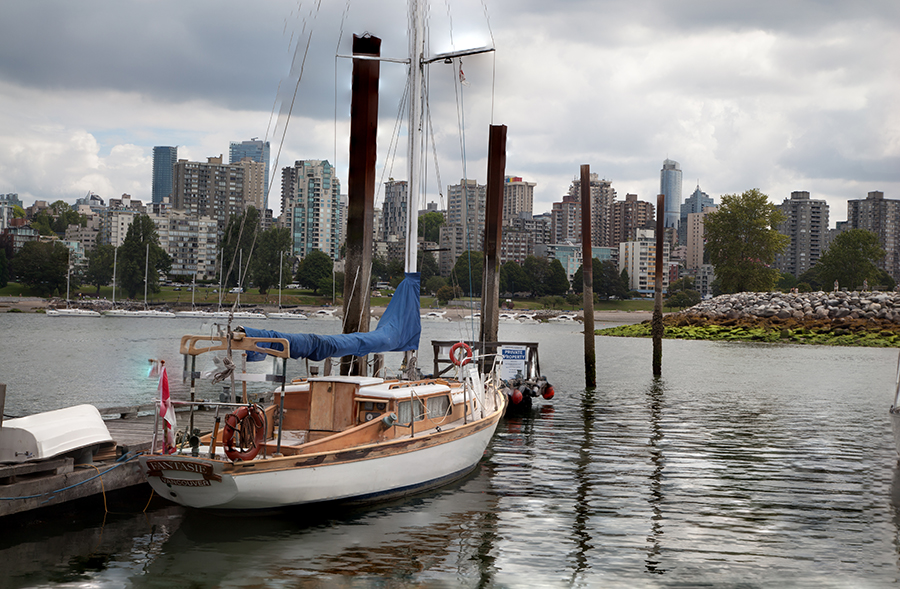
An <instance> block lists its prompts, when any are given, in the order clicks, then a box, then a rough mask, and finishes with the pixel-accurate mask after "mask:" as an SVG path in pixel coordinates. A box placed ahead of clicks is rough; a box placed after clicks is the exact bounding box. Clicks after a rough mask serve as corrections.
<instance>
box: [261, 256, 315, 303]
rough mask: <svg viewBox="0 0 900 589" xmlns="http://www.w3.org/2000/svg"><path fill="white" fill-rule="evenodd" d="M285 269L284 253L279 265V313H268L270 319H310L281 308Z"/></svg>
mask: <svg viewBox="0 0 900 589" xmlns="http://www.w3.org/2000/svg"><path fill="white" fill-rule="evenodd" d="M283 269H284V252H281V255H280V257H279V264H278V311H273V312H272V313H266V315H268V317H269V319H308V317H307V316H306V315H304V314H303V313H299V312H295V311H285V310H284V309H282V308H281V286H282V280H281V278H282V273H283V272H282V271H283Z"/></svg>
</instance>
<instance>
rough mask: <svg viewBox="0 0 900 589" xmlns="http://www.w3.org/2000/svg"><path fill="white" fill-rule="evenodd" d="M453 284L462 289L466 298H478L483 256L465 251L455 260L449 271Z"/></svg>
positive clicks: (482, 276)
mask: <svg viewBox="0 0 900 589" xmlns="http://www.w3.org/2000/svg"><path fill="white" fill-rule="evenodd" d="M450 274H451V276H452V277H453V283H454V284H456V285H458V286H459V288H461V289H462V291H463V293H464V294H465V295H466V296H470V297H480V296H481V282H482V280H483V279H484V254H483V253H481V252H476V251H471V250H470V251H466V252H463V254H462V255H461V256H460V257H458V258H457V259H456V264H454V265H453V270H452V271H451V273H450Z"/></svg>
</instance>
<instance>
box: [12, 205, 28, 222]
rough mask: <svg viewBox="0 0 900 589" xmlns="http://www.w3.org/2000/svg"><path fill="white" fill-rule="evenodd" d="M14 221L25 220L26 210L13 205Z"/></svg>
mask: <svg viewBox="0 0 900 589" xmlns="http://www.w3.org/2000/svg"><path fill="white" fill-rule="evenodd" d="M12 212H13V219H24V218H25V215H26V213H25V209H23V208H22V207H20V206H19V205H13V207H12Z"/></svg>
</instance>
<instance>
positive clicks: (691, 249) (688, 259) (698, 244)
mask: <svg viewBox="0 0 900 589" xmlns="http://www.w3.org/2000/svg"><path fill="white" fill-rule="evenodd" d="M715 210H716V207H706V208H705V209H703V210H702V211H701V212H699V213H691V214H689V215H688V216H687V219H686V220H685V223H684V231H685V246H686V249H687V251H686V253H685V266H686V267H687V269H688V270H689V271H696V270H698V269H699V268H700V267H701V266H702V265H703V244H704V243H705V241H704V239H703V231H704V228H703V221H704V219H705V218H706V215H708V214H709V213H712V212H713V211H715Z"/></svg>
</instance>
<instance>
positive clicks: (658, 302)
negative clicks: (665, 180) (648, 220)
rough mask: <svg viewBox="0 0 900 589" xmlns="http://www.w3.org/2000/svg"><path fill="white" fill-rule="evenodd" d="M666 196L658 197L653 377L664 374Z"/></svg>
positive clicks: (652, 325)
mask: <svg viewBox="0 0 900 589" xmlns="http://www.w3.org/2000/svg"><path fill="white" fill-rule="evenodd" d="M665 206H666V195H665V194H660V195H657V197H656V283H655V285H654V298H653V319H651V321H650V334H651V335H652V336H653V376H660V375H661V374H662V338H663V334H664V332H665V328H664V327H663V322H662V285H663V240H664V237H665V236H664V231H665V229H664V228H663V216H664V215H665Z"/></svg>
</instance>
